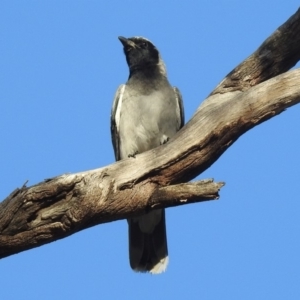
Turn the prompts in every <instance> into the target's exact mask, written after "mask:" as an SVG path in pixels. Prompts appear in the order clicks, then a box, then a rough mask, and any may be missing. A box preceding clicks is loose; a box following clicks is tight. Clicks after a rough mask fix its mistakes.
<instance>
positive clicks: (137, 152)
mask: <svg viewBox="0 0 300 300" xmlns="http://www.w3.org/2000/svg"><path fill="white" fill-rule="evenodd" d="M137 154H139V151H135V152H134V153H132V154H128V157H133V158H135V156H136V155H137Z"/></svg>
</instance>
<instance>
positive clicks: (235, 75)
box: [211, 8, 300, 95]
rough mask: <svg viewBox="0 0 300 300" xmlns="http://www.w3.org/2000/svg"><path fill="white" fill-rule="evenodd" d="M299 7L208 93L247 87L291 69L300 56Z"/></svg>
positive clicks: (225, 91) (241, 89) (240, 89)
mask: <svg viewBox="0 0 300 300" xmlns="http://www.w3.org/2000/svg"><path fill="white" fill-rule="evenodd" d="M299 32H300V8H299V9H298V11H297V12H296V13H295V14H294V15H292V16H291V17H290V18H289V19H288V20H287V21H286V22H285V23H284V24H283V25H282V26H280V27H279V28H278V29H277V30H276V31H275V32H274V33H273V34H272V35H271V36H270V37H269V38H268V39H266V40H265V41H264V42H263V43H262V45H261V46H260V47H259V48H258V49H257V50H256V51H255V52H254V53H253V54H251V55H250V56H249V57H248V58H247V59H245V60H244V61H243V62H242V63H241V64H240V65H238V66H237V67H236V68H234V69H233V70H232V71H231V72H230V73H229V74H228V75H227V76H226V77H225V78H224V79H223V80H222V82H221V83H220V84H219V85H218V86H217V87H216V89H215V90H214V91H213V92H212V93H211V95H213V94H218V93H227V92H233V91H246V90H247V89H249V88H251V87H252V86H254V85H257V84H259V83H261V82H263V81H265V80H268V79H270V78H272V77H275V76H277V75H279V74H282V73H283V72H286V71H288V70H290V69H291V68H292V67H293V66H294V65H295V64H296V63H297V62H298V61H299V59H300V34H299Z"/></svg>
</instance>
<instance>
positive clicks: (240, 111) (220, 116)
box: [0, 11, 300, 257]
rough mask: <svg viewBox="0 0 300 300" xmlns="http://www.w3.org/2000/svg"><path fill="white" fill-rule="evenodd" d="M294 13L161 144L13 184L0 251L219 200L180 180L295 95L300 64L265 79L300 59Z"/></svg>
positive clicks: (0, 218)
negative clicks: (35, 181)
mask: <svg viewBox="0 0 300 300" xmlns="http://www.w3.org/2000/svg"><path fill="white" fill-rule="evenodd" d="M299 15H300V11H298V12H297V13H296V14H295V15H294V16H292V17H291V18H290V19H289V20H288V21H287V22H286V23H285V24H284V25H282V26H281V27H280V28H279V29H278V30H277V31H276V32H275V33H274V34H273V35H272V36H271V37H269V38H268V39H267V40H266V41H265V42H264V43H263V45H262V46H261V47H260V48H259V49H258V50H257V51H256V52H255V53H254V54H253V55H252V56H250V58H248V59H247V60H246V61H245V62H243V63H242V64H240V65H239V66H238V67H237V68H236V69H234V70H233V71H232V72H231V73H230V74H229V75H228V76H227V77H226V78H225V80H223V82H222V83H221V84H220V85H219V86H218V87H217V89H216V90H215V91H214V92H213V93H212V95H211V96H210V97H208V98H207V99H206V100H205V101H204V102H203V103H202V105H201V106H200V107H199V109H198V110H197V112H196V113H195V115H194V117H193V118H192V119H191V120H190V121H189V122H188V124H187V125H186V126H185V127H184V128H183V129H182V130H180V132H178V134H177V135H176V136H175V137H174V138H173V139H171V140H170V141H169V142H168V143H167V144H165V145H163V146H161V147H158V148H155V149H153V150H150V151H148V152H145V153H142V154H140V155H137V156H136V158H129V159H126V160H122V161H120V162H118V163H115V164H112V165H110V166H107V167H105V168H101V169H97V170H92V171H87V172H82V173H77V174H69V175H62V176H59V177H56V178H53V179H50V180H47V181H45V182H43V183H40V184H38V185H35V186H32V187H29V188H26V187H22V188H21V189H17V190H15V191H14V192H13V193H12V194H11V195H10V196H8V198H7V199H6V200H4V201H3V202H2V203H1V204H0V257H5V256H8V255H11V254H14V253H17V252H20V251H23V250H26V249H30V248H33V247H37V246H40V245H43V244H46V243H49V242H51V241H54V240H57V239H60V238H63V237H66V236H68V235H71V234H74V233H75V232H77V231H79V230H82V229H85V228H88V227H91V226H94V225H96V224H100V223H104V222H110V221H114V220H119V219H123V218H127V217H132V216H136V215H140V214H143V213H145V212H147V211H149V210H151V209H155V208H160V207H169V206H175V205H181V204H185V203H186V204H188V203H193V202H201V201H205V200H211V199H217V198H218V191H219V189H220V188H221V187H222V186H223V183H222V182H220V183H214V182H212V181H205V182H198V183H187V184H183V183H184V182H187V181H189V180H191V179H192V178H194V177H195V176H197V175H199V174H200V173H201V172H203V171H204V170H206V169H207V168H208V167H209V166H210V165H211V164H213V163H214V162H215V161H216V160H217V159H218V158H219V157H220V156H221V155H222V153H223V152H224V151H225V150H226V149H227V148H228V147H230V146H231V145H232V144H233V143H234V142H235V141H236V140H237V139H238V138H239V137H240V136H241V135H242V134H244V133H245V132H246V131H247V130H249V129H251V128H253V127H255V126H256V125H258V124H260V123H261V122H264V121H266V120H268V119H270V118H272V117H274V116H276V115H278V114H280V113H281V112H282V111H284V110H285V109H286V108H288V107H290V106H292V105H294V104H297V103H299V102H300V85H299V82H300V70H294V71H291V72H288V73H285V74H281V75H279V76H277V77H275V78H272V79H270V78H271V77H273V76H275V75H278V74H280V73H282V72H284V71H286V70H287V69H288V68H290V67H291V66H292V65H293V64H295V63H296V61H297V60H298V59H299V53H300V51H299V48H298V47H300V46H299V45H300V43H299V37H300V17H299ZM249 76H250V77H249ZM266 79H269V80H268V81H265V80H266ZM258 83H260V84H258ZM250 87H251V88H250ZM229 91H230V92H229ZM225 92H227V93H225Z"/></svg>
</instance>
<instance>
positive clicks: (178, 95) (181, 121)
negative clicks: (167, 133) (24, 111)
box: [173, 86, 184, 130]
mask: <svg viewBox="0 0 300 300" xmlns="http://www.w3.org/2000/svg"><path fill="white" fill-rule="evenodd" d="M173 90H174V92H175V96H176V100H177V110H176V113H177V121H178V130H179V129H181V128H182V127H183V125H184V107H183V101H182V96H181V93H180V91H179V89H178V88H177V87H176V86H174V87H173Z"/></svg>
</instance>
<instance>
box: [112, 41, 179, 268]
mask: <svg viewBox="0 0 300 300" xmlns="http://www.w3.org/2000/svg"><path fill="white" fill-rule="evenodd" d="M118 39H119V40H120V42H121V43H122V45H123V51H124V54H125V57H126V61H127V64H128V67H129V77H128V80H127V82H126V83H125V84H121V85H120V86H119V88H118V89H117V91H116V94H115V97H114V100H113V105H112V111H111V137H112V144H113V148H114V153H115V158H116V160H117V161H118V160H122V159H126V158H130V157H131V158H135V157H136V155H138V154H140V153H142V152H144V151H147V150H150V149H153V148H155V147H158V146H160V145H163V144H165V143H166V142H168V141H169V139H170V138H171V137H172V136H174V135H175V134H176V132H178V131H179V130H180V129H181V128H182V127H183V125H184V107H183V101H182V96H181V93H180V91H179V89H178V88H177V87H172V86H171V84H170V83H169V81H168V79H167V72H166V67H165V64H164V62H163V60H162V58H161V55H160V53H159V51H158V49H157V48H156V46H155V45H154V44H153V43H152V42H151V41H150V40H148V39H146V38H144V37H139V36H135V37H131V38H125V37H122V36H119V37H118ZM127 221H128V231H129V260H130V266H131V268H132V269H133V270H134V271H136V272H144V273H151V274H160V273H162V272H164V271H165V270H166V267H167V265H168V261H169V257H168V246H167V235H166V222H165V210H164V209H157V210H152V211H150V212H148V213H145V214H144V215H142V216H139V217H134V218H131V219H128V220H127Z"/></svg>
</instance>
